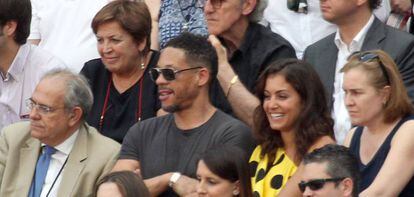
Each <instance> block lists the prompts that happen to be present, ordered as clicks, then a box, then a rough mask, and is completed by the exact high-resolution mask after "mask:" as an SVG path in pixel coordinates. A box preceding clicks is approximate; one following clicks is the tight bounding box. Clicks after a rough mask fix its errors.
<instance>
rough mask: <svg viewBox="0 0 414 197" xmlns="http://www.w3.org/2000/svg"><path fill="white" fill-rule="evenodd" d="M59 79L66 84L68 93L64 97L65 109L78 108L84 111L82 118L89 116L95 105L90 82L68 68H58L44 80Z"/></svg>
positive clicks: (50, 72)
mask: <svg viewBox="0 0 414 197" xmlns="http://www.w3.org/2000/svg"><path fill="white" fill-rule="evenodd" d="M52 77H57V78H59V79H60V80H63V81H64V82H65V84H66V91H65V96H64V105H65V108H68V109H71V108H74V107H76V106H78V107H80V108H81V109H82V118H81V120H82V121H84V120H85V117H86V116H87V115H88V114H89V112H90V110H91V109H92V104H93V94H92V91H91V89H90V88H89V84H88V81H87V80H86V78H85V77H84V76H83V75H80V74H75V73H74V72H72V71H70V70H69V69H66V68H56V69H52V70H50V71H49V72H47V73H46V74H45V75H44V76H43V77H42V80H43V79H45V78H52Z"/></svg>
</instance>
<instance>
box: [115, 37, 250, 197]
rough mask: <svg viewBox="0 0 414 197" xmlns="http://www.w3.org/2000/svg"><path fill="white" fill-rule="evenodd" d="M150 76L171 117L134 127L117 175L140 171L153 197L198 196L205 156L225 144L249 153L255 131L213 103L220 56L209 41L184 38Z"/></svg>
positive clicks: (170, 44) (166, 51)
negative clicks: (199, 163)
mask: <svg viewBox="0 0 414 197" xmlns="http://www.w3.org/2000/svg"><path fill="white" fill-rule="evenodd" d="M150 74H151V78H152V79H153V80H154V81H155V83H156V84H157V85H158V94H159V99H160V101H161V106H162V109H163V110H164V111H167V112H169V114H167V115H164V116H161V117H157V118H153V119H148V120H144V121H141V122H139V123H136V124H135V125H134V126H132V127H131V128H130V130H129V131H128V134H127V135H126V136H125V138H124V141H123V144H122V148H121V153H120V157H119V159H118V162H117V163H116V165H115V167H114V170H116V171H118V170H131V171H139V172H140V174H141V176H142V177H143V178H144V182H145V184H146V185H147V187H148V188H149V190H150V193H151V195H152V196H177V195H180V196H186V195H188V194H195V192H196V185H197V183H198V182H197V180H196V179H195V178H196V166H197V161H198V159H199V156H200V154H202V153H203V152H205V151H206V150H208V149H210V148H212V147H215V146H217V145H220V144H227V145H234V146H239V147H240V148H242V149H243V150H245V151H246V154H250V152H251V151H252V149H253V146H254V143H253V140H252V137H251V133H250V129H249V128H248V127H247V126H246V125H244V124H243V123H242V122H240V121H239V120H237V119H235V118H233V117H231V116H229V115H227V114H225V113H224V112H222V111H220V110H218V109H216V108H215V107H214V106H213V105H212V104H211V102H210V99H209V87H210V84H211V82H212V80H213V79H214V78H215V77H216V74H217V56H216V52H215V50H214V48H213V47H212V46H211V44H210V43H209V42H208V41H207V38H206V37H202V36H196V35H192V34H190V33H183V34H181V35H180V36H178V37H176V38H174V39H172V40H170V41H169V42H168V43H167V45H166V47H165V48H164V49H163V50H162V51H161V55H160V59H159V61H158V65H157V67H156V68H153V69H152V70H150Z"/></svg>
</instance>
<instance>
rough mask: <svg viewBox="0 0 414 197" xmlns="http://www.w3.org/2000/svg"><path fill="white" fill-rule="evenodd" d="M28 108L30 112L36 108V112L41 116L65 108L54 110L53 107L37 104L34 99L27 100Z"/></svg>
mask: <svg viewBox="0 0 414 197" xmlns="http://www.w3.org/2000/svg"><path fill="white" fill-rule="evenodd" d="M26 107H27V109H28V110H30V111H31V110H33V109H34V108H36V110H37V111H38V112H39V113H40V114H48V113H50V112H53V111H55V110H57V109H63V108H65V107H59V108H53V107H49V106H47V105H43V104H39V103H36V102H35V101H34V100H33V99H32V98H29V99H27V100H26Z"/></svg>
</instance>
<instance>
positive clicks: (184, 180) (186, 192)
mask: <svg viewBox="0 0 414 197" xmlns="http://www.w3.org/2000/svg"><path fill="white" fill-rule="evenodd" d="M197 184H198V181H197V180H195V179H193V178H190V177H188V176H185V175H181V176H180V178H179V179H178V181H177V182H176V183H175V184H174V185H173V190H174V191H175V193H177V194H178V195H179V196H193V194H194V193H195V192H197Z"/></svg>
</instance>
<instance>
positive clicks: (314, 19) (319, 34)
mask: <svg viewBox="0 0 414 197" xmlns="http://www.w3.org/2000/svg"><path fill="white" fill-rule="evenodd" d="M319 1H320V0H308V13H307V14H303V13H296V12H294V11H291V10H289V9H288V8H287V0H269V2H268V5H267V7H266V9H265V10H264V21H262V22H263V23H264V24H265V26H267V24H269V25H270V28H271V29H272V31H273V32H275V33H277V34H279V35H281V36H282V37H284V38H285V39H286V40H288V41H289V42H290V44H291V45H292V46H293V48H295V51H296V56H297V57H298V58H299V59H302V56H303V53H304V51H305V49H306V47H308V46H309V45H311V44H313V43H314V42H316V41H318V40H320V39H322V38H324V37H326V36H328V35H329V34H331V33H334V32H335V30H336V26H335V25H333V24H331V23H329V22H327V21H325V20H324V19H323V17H322V12H321V10H320V7H319ZM388 1H389V0H383V4H384V6H381V7H379V8H378V9H376V10H374V13H375V15H376V16H377V17H378V18H379V19H380V20H381V21H385V20H386V18H388V15H389V13H390V10H391V8H390V6H389V2H388Z"/></svg>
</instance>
